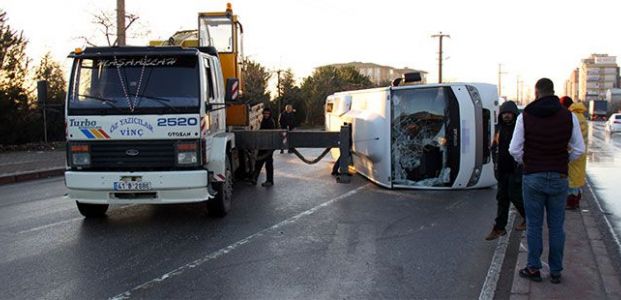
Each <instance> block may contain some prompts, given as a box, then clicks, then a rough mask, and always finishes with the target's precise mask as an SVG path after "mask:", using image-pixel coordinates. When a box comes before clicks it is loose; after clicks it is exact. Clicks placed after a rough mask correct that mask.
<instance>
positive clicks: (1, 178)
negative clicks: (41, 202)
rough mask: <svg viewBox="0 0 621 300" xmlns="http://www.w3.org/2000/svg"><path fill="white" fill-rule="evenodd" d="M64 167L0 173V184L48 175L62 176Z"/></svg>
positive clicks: (41, 177)
mask: <svg viewBox="0 0 621 300" xmlns="http://www.w3.org/2000/svg"><path fill="white" fill-rule="evenodd" d="M65 171H66V170H65V168H64V167H63V168H50V169H43V170H36V171H27V172H20V173H11V174H3V175H0V185H4V184H11V183H17V182H23V181H30V180H37V179H43V178H48V177H55V176H62V175H64V174H65Z"/></svg>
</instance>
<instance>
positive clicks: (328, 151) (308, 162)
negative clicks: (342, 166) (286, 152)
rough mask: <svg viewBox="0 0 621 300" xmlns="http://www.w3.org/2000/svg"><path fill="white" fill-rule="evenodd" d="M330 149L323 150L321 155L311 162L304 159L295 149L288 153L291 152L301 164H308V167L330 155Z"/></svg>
mask: <svg viewBox="0 0 621 300" xmlns="http://www.w3.org/2000/svg"><path fill="white" fill-rule="evenodd" d="M330 149H331V148H326V149H325V150H323V153H321V155H319V156H318V157H317V158H315V159H313V160H308V159H306V157H304V156H303V155H302V154H301V153H300V152H298V150H297V149H295V148H291V149H290V151H293V154H295V155H296V156H297V157H298V158H299V159H301V160H302V161H303V162H305V163H307V164H309V165H314V164H316V163H318V162H319V161H320V160H321V159H322V158H324V157H325V156H326V154H328V153H330Z"/></svg>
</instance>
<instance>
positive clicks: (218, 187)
mask: <svg viewBox="0 0 621 300" xmlns="http://www.w3.org/2000/svg"><path fill="white" fill-rule="evenodd" d="M224 176H225V177H226V178H225V179H224V181H223V182H217V183H214V184H213V187H214V190H215V191H216V196H215V197H214V198H213V199H211V200H209V201H207V213H208V214H209V215H210V216H213V217H217V218H222V217H224V216H226V214H227V213H228V212H229V211H230V210H231V204H232V202H233V172H232V171H231V160H230V157H229V156H228V155H227V156H226V171H225V172H224Z"/></svg>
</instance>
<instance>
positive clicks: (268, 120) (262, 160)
mask: <svg viewBox="0 0 621 300" xmlns="http://www.w3.org/2000/svg"><path fill="white" fill-rule="evenodd" d="M260 129H276V124H275V123H274V119H273V118H272V110H271V109H269V108H268V107H266V108H264V109H263V120H261V127H260ZM273 153H274V150H259V153H258V155H257V164H256V166H255V168H254V176H253V178H252V181H251V183H252V184H253V185H254V184H257V180H258V179H259V174H260V173H261V169H262V168H263V164H265V182H264V183H262V184H261V186H264V187H269V186H272V185H274V158H273V156H272V154H273Z"/></svg>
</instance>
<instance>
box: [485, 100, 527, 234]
mask: <svg viewBox="0 0 621 300" xmlns="http://www.w3.org/2000/svg"><path fill="white" fill-rule="evenodd" d="M517 115H518V107H517V105H515V102H513V101H506V102H505V103H503V104H502V105H501V106H500V121H499V122H498V124H497V125H496V136H495V137H494V143H493V145H492V152H493V156H492V157H493V158H494V169H495V174H496V179H497V180H498V187H497V191H496V200H497V201H498V210H497V213H496V224H495V225H494V228H493V229H492V231H491V232H490V233H489V234H488V235H487V237H486V238H485V239H486V240H488V241H491V240H495V239H497V238H498V237H500V236H503V235H505V234H507V231H506V230H505V226H507V219H508V218H509V206H510V205H511V203H513V205H514V206H515V208H516V209H517V211H518V213H520V216H522V220H523V221H522V222H521V223H520V224H519V225H518V226H516V229H517V230H524V229H525V227H526V223H525V221H524V219H525V215H524V203H523V202H522V167H521V166H520V165H518V164H517V163H516V162H515V160H513V157H512V156H511V154H509V144H510V143H511V137H513V130H514V129H515V120H516V118H517Z"/></svg>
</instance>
